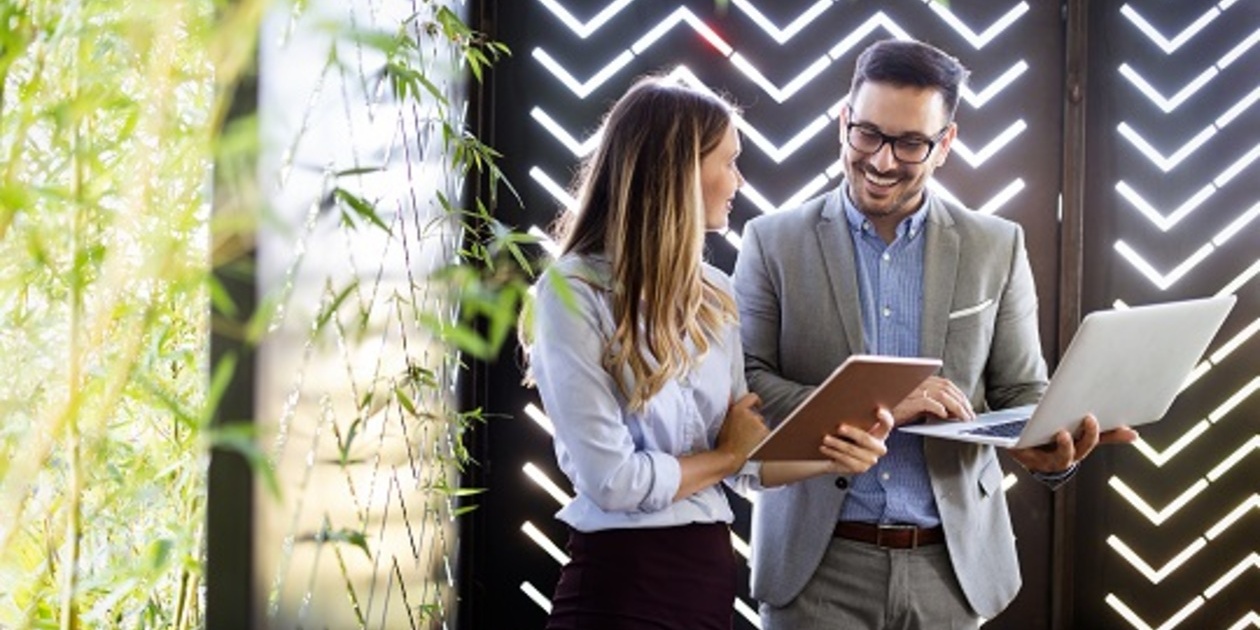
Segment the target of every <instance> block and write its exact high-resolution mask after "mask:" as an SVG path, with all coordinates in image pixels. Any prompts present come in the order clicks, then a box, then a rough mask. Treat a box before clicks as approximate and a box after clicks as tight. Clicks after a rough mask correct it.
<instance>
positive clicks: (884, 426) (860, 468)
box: [818, 409, 894, 475]
mask: <svg viewBox="0 0 1260 630" xmlns="http://www.w3.org/2000/svg"><path fill="white" fill-rule="evenodd" d="M875 417H876V418H877V421H876V422H875V424H874V426H872V427H871V428H870V429H867V430H865V431H863V430H862V429H858V428H855V427H852V426H850V425H847V424H841V425H839V426H838V427H836V433H835V434H834V435H827V436H824V437H823V443H822V445H821V446H819V447H818V450H819V451H820V452H822V454H823V455H825V456H826V457H827V459H828V460H829V464H830V472H833V473H837V474H841V475H856V474H858V473H863V472H866V471H867V470H870V468H871V466H874V465H875V463H876V462H878V461H879V458H880V457H883V456H884V454H886V453H887V452H888V448H887V447H886V446H885V445H884V440H885V439H887V438H888V434H889V433H890V432H891V431H892V428H893V424H894V422H893V414H892V413H891V412H889V411H888V410H887V409H879V410H878V411H877V412H876V413H875Z"/></svg>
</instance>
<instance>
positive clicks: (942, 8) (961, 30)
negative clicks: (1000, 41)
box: [923, 0, 1028, 50]
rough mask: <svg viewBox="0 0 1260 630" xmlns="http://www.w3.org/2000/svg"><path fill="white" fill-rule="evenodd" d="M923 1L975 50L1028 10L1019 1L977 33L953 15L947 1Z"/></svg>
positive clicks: (1024, 3) (982, 46)
mask: <svg viewBox="0 0 1260 630" xmlns="http://www.w3.org/2000/svg"><path fill="white" fill-rule="evenodd" d="M923 2H925V3H927V5H928V7H929V8H931V9H932V12H933V13H935V14H936V15H938V16H940V18H941V19H942V20H944V21H945V23H946V24H948V25H949V27H950V28H952V29H954V31H955V32H957V33H958V34H959V35H962V37H963V39H965V40H967V43H969V44H971V46H972V48H975V49H976V50H980V49H981V48H984V45H985V44H988V43H989V42H991V41H993V38H994V37H997V36H998V35H1001V34H1002V31H1005V30H1006V29H1007V28H1009V27H1010V25H1011V24H1014V23H1015V20H1018V19H1019V18H1020V16H1022V15H1024V14H1025V13H1027V12H1028V3H1027V2H1020V3H1019V4H1017V5H1015V6H1014V7H1013V8H1011V10H1010V11H1007V12H1006V15H1003V16H1002V17H1001V18H999V19H998V21H997V22H994V23H993V25H992V26H990V27H989V28H987V29H985V30H984V32H983V33H980V34H977V33H976V32H975V31H973V30H971V28H970V27H968V26H967V25H966V24H963V21H962V20H960V19H958V16H956V15H954V12H953V11H950V10H949V3H946V2H940V1H939V0H923Z"/></svg>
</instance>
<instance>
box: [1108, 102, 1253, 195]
mask: <svg viewBox="0 0 1260 630" xmlns="http://www.w3.org/2000/svg"><path fill="white" fill-rule="evenodd" d="M1257 100H1260V87H1258V88H1256V89H1254V90H1252V91H1251V92H1250V93H1249V94H1248V95H1247V96H1245V97H1243V98H1242V99H1240V100H1239V101H1238V102H1237V103H1235V104H1234V105H1232V106H1231V107H1230V108H1229V109H1228V110H1226V111H1225V113H1224V114H1221V116H1220V117H1219V118H1217V119H1216V120H1215V121H1213V122H1212V124H1209V125H1208V126H1206V127H1204V128H1203V129H1202V130H1201V131H1199V133H1197V134H1195V136H1194V137H1193V138H1191V139H1190V140H1189V141H1188V142H1186V143H1185V144H1183V145H1182V146H1181V148H1180V149H1177V150H1176V151H1174V152H1173V154H1172V155H1171V156H1168V157H1164V154H1163V153H1161V152H1160V151H1159V150H1158V149H1156V148H1155V147H1153V146H1151V143H1149V142H1147V141H1146V139H1145V138H1143V137H1142V135H1141V134H1139V133H1138V132H1137V130H1135V129H1133V127H1130V126H1129V123H1127V122H1123V121H1121V123H1120V124H1119V125H1117V126H1116V131H1118V132H1120V135H1121V136H1122V137H1124V139H1125V140H1128V141H1129V143H1130V144H1132V145H1133V146H1134V147H1136V148H1137V150H1138V151H1139V152H1140V153H1141V154H1142V155H1144V156H1146V158H1147V159H1148V160H1150V161H1151V162H1152V163H1153V164H1155V165H1156V166H1158V167H1159V168H1160V170H1162V171H1164V172H1165V173H1167V172H1168V171H1170V170H1172V169H1174V168H1176V167H1177V165H1178V164H1180V163H1181V161H1182V160H1184V159H1186V158H1187V157H1189V156H1190V154H1191V153H1194V152H1195V151H1196V150H1198V148H1199V147H1201V146H1203V145H1204V144H1205V143H1206V142H1207V141H1208V140H1211V139H1212V137H1213V136H1215V135H1216V133H1217V132H1218V131H1222V130H1224V128H1225V127H1226V125H1228V124H1229V123H1231V122H1233V121H1234V119H1235V118H1237V117H1238V116H1239V115H1241V114H1242V113H1243V112H1244V111H1246V110H1247V109H1249V108H1250V107H1251V106H1252V105H1254V104H1255V103H1256V101H1257ZM1249 155H1250V154H1249ZM1244 159H1245V158H1244ZM1252 159H1254V158H1252ZM1231 168H1232V167H1231ZM1240 168H1241V167H1240ZM1226 172H1229V171H1228V170H1227V171H1226ZM1231 177H1232V175H1231Z"/></svg>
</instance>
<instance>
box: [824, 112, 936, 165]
mask: <svg viewBox="0 0 1260 630" xmlns="http://www.w3.org/2000/svg"><path fill="white" fill-rule="evenodd" d="M946 131H949V125H948V124H947V125H945V127H944V128H943V129H941V130H940V131H939V132H937V133H936V135H935V136H932V137H931V138H925V137H923V136H920V135H916V134H912V135H906V136H890V135H888V134H886V133H884V132H882V131H880V130H878V129H876V128H874V127H872V126H870V125H867V124H864V123H853V122H851V123H849V124H848V125H847V126H846V127H845V133H844V136H845V140H846V141H847V142H848V143H849V147H850V148H852V149H853V150H854V151H857V152H858V153H866V154H872V153H878V152H879V150H880V149H882V148H883V147H884V145H885V144H887V145H889V146H891V147H892V154H893V157H894V158H896V159H897V161H898V162H903V163H905V164H922V163H923V162H926V161H927V159H928V156H929V155H932V149H935V148H936V144H937V143H938V142H940V141H941V138H943V137H945V132H946Z"/></svg>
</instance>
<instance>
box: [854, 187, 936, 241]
mask: <svg viewBox="0 0 1260 630" xmlns="http://www.w3.org/2000/svg"><path fill="white" fill-rule="evenodd" d="M927 196H928V192H927V191H926V190H924V191H923V201H922V202H921V203H920V204H919V209H918V210H915V212H914V214H912V215H910V216H908V217H906V218H905V219H903V220H902V221H901V223H899V224H897V239H898V240H900V239H902V238H906V237H907V236H908V237H909V238H914V237H916V236H918V235H919V234H922V233H923V223H924V222H925V221H927V215H928V204H927ZM840 197H841V198H842V199H843V200H844V216H845V218H846V219H848V221H849V230H850V231H852V232H857V233H860V234H863V235H866V234H874V233H875V226H873V225H871V222H870V221H868V220H867V219H866V216H865V215H863V214H862V213H861V212H860V211H859V210H858V209H857V206H855V205H853V201H852V200H851V199H849V184H848V183H847V182H846V183H845V185H844V190H843V191H841V195H840Z"/></svg>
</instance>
